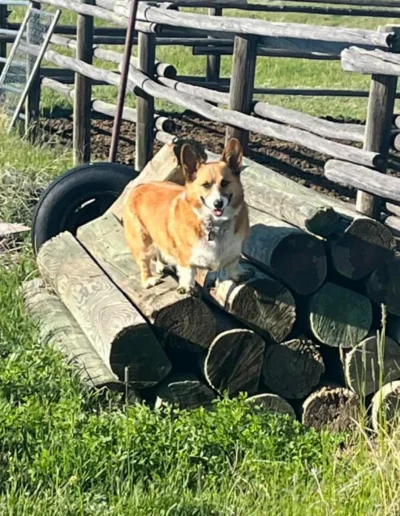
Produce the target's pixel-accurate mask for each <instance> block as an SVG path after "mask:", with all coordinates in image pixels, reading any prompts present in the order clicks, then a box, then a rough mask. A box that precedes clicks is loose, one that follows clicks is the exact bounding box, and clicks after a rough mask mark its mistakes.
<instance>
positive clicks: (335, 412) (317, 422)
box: [302, 386, 361, 432]
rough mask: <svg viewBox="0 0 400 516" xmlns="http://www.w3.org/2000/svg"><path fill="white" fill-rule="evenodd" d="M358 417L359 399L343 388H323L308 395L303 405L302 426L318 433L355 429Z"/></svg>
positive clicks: (359, 413) (359, 414)
mask: <svg viewBox="0 0 400 516" xmlns="http://www.w3.org/2000/svg"><path fill="white" fill-rule="evenodd" d="M360 416H361V410H360V399H359V398H358V396H357V394H356V393H354V392H353V391H350V390H349V389H346V388H344V387H329V386H326V387H323V388H321V389H318V390H316V391H315V392H313V393H312V394H310V396H309V397H308V398H307V399H306V400H305V402H304V403H303V415H302V422H303V424H304V425H305V426H308V427H313V428H315V429H316V430H318V431H319V430H328V431H331V432H344V431H346V430H353V429H356V428H357V424H358V421H359V420H360Z"/></svg>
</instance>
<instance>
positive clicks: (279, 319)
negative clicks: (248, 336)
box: [197, 263, 296, 342]
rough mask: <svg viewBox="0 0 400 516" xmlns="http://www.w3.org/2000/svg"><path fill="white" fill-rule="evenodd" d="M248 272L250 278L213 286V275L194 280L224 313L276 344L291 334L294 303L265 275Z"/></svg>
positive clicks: (248, 267)
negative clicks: (239, 281) (241, 281)
mask: <svg viewBox="0 0 400 516" xmlns="http://www.w3.org/2000/svg"><path fill="white" fill-rule="evenodd" d="M243 268H245V269H248V270H251V271H252V272H253V274H254V276H253V277H252V279H250V280H248V281H246V282H245V283H241V284H236V283H234V282H232V281H222V282H217V283H216V275H215V274H205V275H204V274H199V275H198V276H197V279H198V281H199V283H200V284H201V285H202V286H204V287H205V289H206V292H208V293H209V295H210V298H211V299H212V300H213V301H214V302H215V303H217V305H219V306H220V307H222V308H223V309H224V310H226V311H228V312H229V313H230V314H231V315H233V316H234V317H236V318H237V319H239V320H241V321H243V322H244V323H245V324H247V325H248V326H250V327H251V328H252V329H253V330H255V331H256V332H257V333H260V334H261V335H263V336H265V337H266V338H268V339H272V340H274V341H277V342H280V341H282V340H284V339H285V338H286V337H287V336H288V335H289V333H290V332H291V330H292V328H293V325H294V323H295V320H296V304H295V300H294V298H293V296H292V294H291V293H290V291H289V290H288V289H287V288H286V287H284V286H283V285H282V284H280V283H279V282H278V281H276V280H274V279H273V278H271V277H270V276H267V275H266V274H262V273H260V272H258V271H257V270H256V269H255V268H254V267H252V266H251V265H249V264H247V263H245V264H243Z"/></svg>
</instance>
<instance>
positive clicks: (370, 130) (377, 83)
mask: <svg viewBox="0 0 400 516" xmlns="http://www.w3.org/2000/svg"><path fill="white" fill-rule="evenodd" d="M379 31H380V32H392V31H394V32H395V33H396V35H399V34H400V27H399V26H395V27H393V26H389V25H387V26H385V27H379ZM392 51H393V50H392ZM396 89H397V77H393V76H389V75H372V77H371V86H370V93H369V102H368V114H367V124H366V128H365V138H364V149H365V150H369V151H373V152H379V153H381V154H382V155H383V156H384V157H385V158H386V159H385V163H384V165H382V166H381V167H380V168H379V171H380V172H382V173H385V172H386V168H387V156H388V152H389V147H390V134H391V126H392V119H393V113H394V104H395V100H396ZM356 208H357V211H358V212H360V213H363V214H364V215H367V216H369V217H372V218H374V219H377V220H379V219H380V216H381V199H380V198H379V197H375V196H374V195H371V194H368V193H366V192H362V191H361V190H359V191H358V192H357V202H356Z"/></svg>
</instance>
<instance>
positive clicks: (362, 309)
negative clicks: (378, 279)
mask: <svg viewBox="0 0 400 516" xmlns="http://www.w3.org/2000/svg"><path fill="white" fill-rule="evenodd" d="M371 325H372V306H371V302H370V300H369V299H368V298H367V297H365V296H362V295H361V294H358V293H356V292H353V291H352V290H349V289H346V288H343V287H340V286H338V285H335V284H333V283H326V284H325V285H324V286H323V287H322V288H321V289H320V290H319V291H318V292H316V293H315V294H314V295H313V296H312V297H311V298H310V302H309V326H310V330H311V332H312V333H313V335H314V336H315V338H316V339H318V341H319V342H321V343H323V344H326V345H328V346H332V347H343V348H353V347H355V346H357V344H358V343H359V342H361V341H362V340H363V339H364V338H365V337H366V336H367V335H368V332H369V330H370V328H371Z"/></svg>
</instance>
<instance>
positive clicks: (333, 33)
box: [46, 0, 391, 50]
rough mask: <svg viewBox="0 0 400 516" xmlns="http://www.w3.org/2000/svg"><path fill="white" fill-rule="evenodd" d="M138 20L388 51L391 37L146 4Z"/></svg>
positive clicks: (123, 11)
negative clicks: (218, 15)
mask: <svg viewBox="0 0 400 516" xmlns="http://www.w3.org/2000/svg"><path fill="white" fill-rule="evenodd" d="M46 1H48V0H46ZM52 1H53V0H52ZM114 12H115V13H117V14H119V15H121V16H125V17H126V16H127V12H128V1H126V0H125V1H124V0H121V1H118V0H117V2H116V3H115V8H114ZM138 17H139V19H140V20H142V21H148V22H153V23H160V24H165V25H171V26H173V27H188V28H193V29H197V30H198V29H201V30H206V31H208V30H209V31H220V32H228V33H233V34H247V35H253V36H268V37H271V38H280V37H282V38H284V37H290V38H294V39H299V40H316V41H320V40H322V41H326V42H343V43H348V44H352V45H358V43H360V44H361V45H363V46H365V45H371V46H373V47H383V48H389V47H390V42H391V37H390V36H389V35H388V34H382V33H379V32H378V31H372V30H363V29H348V28H339V27H324V26H314V25H307V24H301V23H283V22H269V21H264V20H258V19H253V18H233V17H228V16H224V17H221V18H219V17H216V16H205V15H201V14H197V13H187V12H174V11H166V10H163V9H159V8H157V7H149V6H143V5H141V6H139V10H138ZM347 46H349V45H347ZM316 50H317V49H316Z"/></svg>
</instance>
